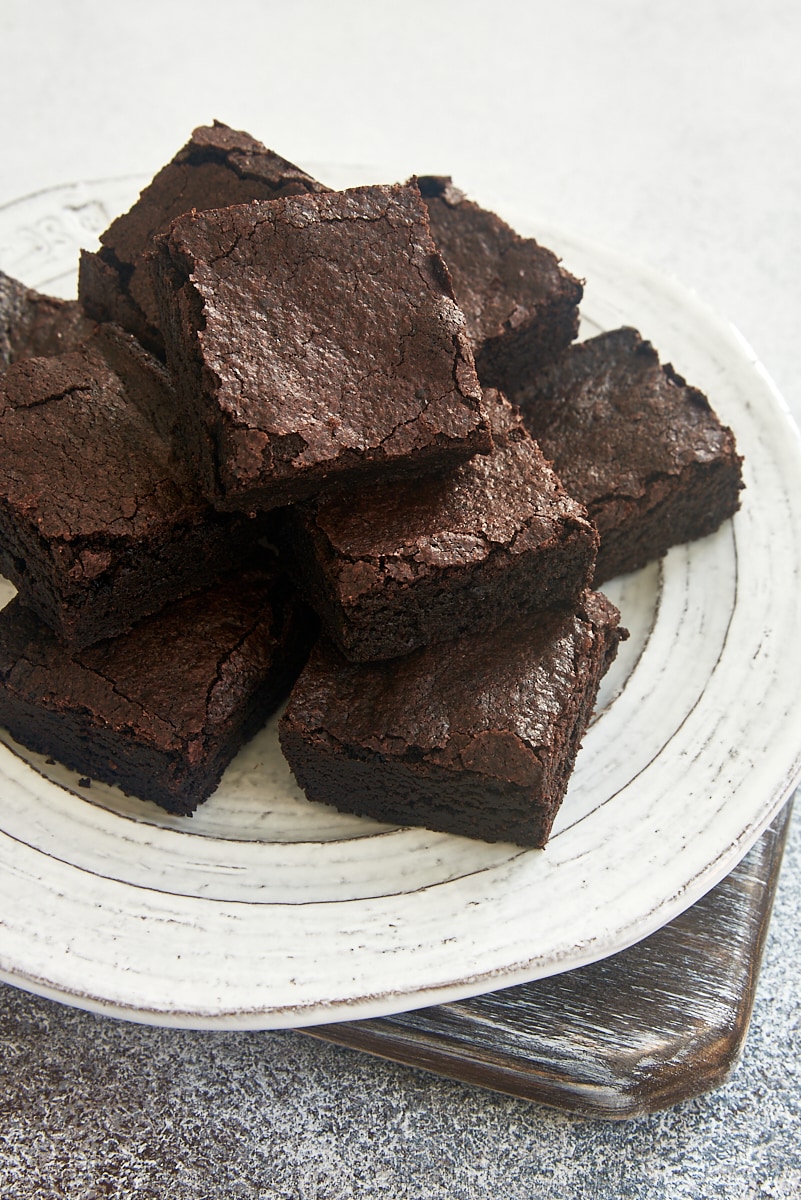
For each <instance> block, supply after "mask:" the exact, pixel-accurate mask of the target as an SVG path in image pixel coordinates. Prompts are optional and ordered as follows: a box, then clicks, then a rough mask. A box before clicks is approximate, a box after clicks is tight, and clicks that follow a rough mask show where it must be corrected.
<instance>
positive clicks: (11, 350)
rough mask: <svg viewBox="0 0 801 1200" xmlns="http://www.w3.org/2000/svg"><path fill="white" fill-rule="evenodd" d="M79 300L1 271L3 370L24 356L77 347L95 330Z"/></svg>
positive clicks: (0, 362)
mask: <svg viewBox="0 0 801 1200" xmlns="http://www.w3.org/2000/svg"><path fill="white" fill-rule="evenodd" d="M94 327H95V322H94V321H90V320H89V319H88V318H87V317H86V316H85V315H84V312H83V309H82V308H81V306H80V304H78V302H77V300H59V299H57V298H56V297H55V296H45V295H44V294H43V293H42V292H36V291H34V289H33V288H28V287H26V286H25V284H24V283H20V282H19V280H17V279H12V277H11V276H10V275H6V274H5V273H4V272H3V271H0V371H4V370H5V369H6V367H8V366H10V364H11V363H13V362H17V360H18V359H21V358H31V357H32V356H34V355H35V356H40V355H46V354H63V353H64V352H65V351H67V350H74V349H75V348H76V347H77V346H79V345H80V344H81V342H83V341H84V340H85V339H86V338H87V337H88V336H89V334H90V333H91V332H92V330H93V329H94Z"/></svg>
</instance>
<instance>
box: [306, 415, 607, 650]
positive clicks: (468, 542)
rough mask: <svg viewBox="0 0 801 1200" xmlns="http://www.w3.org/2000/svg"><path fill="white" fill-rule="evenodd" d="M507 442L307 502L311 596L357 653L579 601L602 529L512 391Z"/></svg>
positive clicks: (499, 419) (497, 429)
mask: <svg viewBox="0 0 801 1200" xmlns="http://www.w3.org/2000/svg"><path fill="white" fill-rule="evenodd" d="M484 399H485V402H486V404H487V409H488V412H489V416H490V422H491V426H492V435H493V441H494V443H495V448H494V450H493V451H492V453H490V454H487V455H480V454H479V455H476V456H475V457H474V458H472V459H470V461H469V462H467V463H462V464H460V465H459V466H458V467H454V468H452V469H451V470H450V471H447V472H444V473H442V474H440V475H437V476H434V477H431V478H427V479H415V480H401V481H399V482H398V483H394V484H383V483H376V484H374V485H372V486H371V487H366V488H360V489H358V490H356V491H348V492H344V493H341V494H335V495H324V496H318V497H315V498H314V499H312V500H308V501H306V502H305V503H304V504H300V505H296V506H294V507H292V508H290V509H288V510H287V512H286V515H285V520H286V529H285V534H284V537H285V543H286V546H287V549H288V552H289V554H290V556H291V559H292V561H293V562H294V564H295V570H296V572H297V575H298V577H299V579H300V581H301V589H302V590H303V592H304V594H305V595H306V598H307V599H308V600H309V601H310V602H311V603H312V605H313V606H314V607H315V608H316V609H317V611H318V613H319V614H320V616H321V617H322V619H323V622H324V624H325V626H326V629H327V631H328V633H329V635H330V636H331V638H332V639H333V640H334V641H335V642H336V643H337V645H338V646H339V648H340V650H342V652H343V653H344V654H345V655H346V657H348V658H350V659H354V660H356V661H367V660H370V659H380V658H393V657H395V656H397V655H400V654H407V653H409V651H411V650H414V649H416V648H417V647H418V646H423V645H426V644H428V643H430V642H436V641H443V640H447V639H449V638H453V637H456V636H458V635H460V634H463V633H467V632H473V633H480V632H483V631H486V630H489V629H491V628H492V627H493V626H495V625H497V624H499V623H500V622H502V621H503V620H505V619H506V618H508V617H510V616H512V615H513V614H520V615H524V614H527V613H530V612H534V611H536V610H537V609H541V608H553V607H559V606H566V605H570V604H574V603H575V602H576V601H577V600H578V597H579V595H580V594H581V593H582V592H583V591H584V589H585V588H586V587H587V586H588V584H589V582H590V580H591V578H592V573H593V568H594V566H595V556H596V553H597V549H598V534H597V532H596V530H595V527H594V526H593V525H592V524H590V522H589V520H588V519H587V514H586V511H585V509H583V508H582V506H581V505H579V504H577V503H576V501H575V500H573V499H571V497H570V496H568V495H567V493H566V492H565V490H564V488H563V487H562V485H561V484H560V482H559V480H558V479H557V478H556V476H555V475H554V473H553V471H552V470H551V468H550V466H549V465H548V463H546V462H545V460H544V458H543V456H542V453H541V451H540V449H539V447H538V446H537V444H536V442H534V441H533V440H532V439H531V438H530V437H529V436H528V434H527V433H526V431H525V429H524V428H523V426H522V424H521V423H520V419H519V414H518V413H517V412H516V410H514V409H513V408H512V406H511V405H510V404H509V403H508V402H507V401H506V400H505V399H504V398H503V396H502V395H501V394H500V393H499V392H493V391H487V392H485V394H484Z"/></svg>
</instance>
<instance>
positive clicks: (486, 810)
mask: <svg viewBox="0 0 801 1200" xmlns="http://www.w3.org/2000/svg"><path fill="white" fill-rule="evenodd" d="M618 620H619V614H618V612H617V610H616V609H615V608H614V606H613V605H611V604H610V603H609V602H608V601H607V600H606V599H605V597H603V596H601V595H600V594H596V593H592V592H588V593H586V594H585V595H584V597H583V598H582V601H581V602H580V604H579V606H578V608H577V611H575V612H567V613H566V612H563V611H562V612H558V611H550V612H548V613H546V614H538V615H537V616H535V617H528V618H524V619H522V620H520V621H512V622H509V623H507V624H506V625H503V626H501V627H499V628H498V629H495V630H493V631H492V632H490V633H489V634H486V635H485V636H483V637H481V638H478V639H476V638H473V637H470V636H468V637H463V638H460V639H458V640H455V641H453V642H448V643H444V644H440V645H437V646H428V647H425V648H424V649H422V650H418V651H417V652H416V653H414V654H410V655H407V656H406V657H404V658H399V659H394V660H393V661H391V662H382V663H369V664H363V663H362V664H353V663H349V662H348V661H347V660H346V659H344V658H343V657H342V656H341V655H340V654H339V652H338V651H337V650H336V649H335V648H334V647H333V646H332V645H331V643H329V642H327V641H321V642H320V643H318V645H317V647H315V649H314V650H313V651H312V655H311V657H310V659H309V662H308V664H307V666H306V668H305V669H304V671H303V672H302V673H301V675H300V677H299V679H298V681H297V683H296V685H295V687H294V689H293V691H292V695H291V697H290V701H289V705H288V707H287V710H286V712H285V714H284V716H283V717H282V719H281V722H280V726H279V736H280V738H281V745H282V747H283V750H284V753H285V755H286V757H287V759H288V760H289V763H290V765H291V767H292V770H293V771H294V773H295V776H296V778H297V780H298V782H299V784H300V786H301V787H302V788H303V789H304V791H305V792H306V794H307V796H308V797H309V799H310V800H315V801H319V802H322V803H327V804H332V805H334V806H335V807H337V808H339V809H341V810H343V811H346V812H355V813H359V814H362V815H366V816H370V817H374V818H376V819H377V820H380V821H387V822H391V823H395V824H400V825H422V826H425V827H426V828H429V829H435V830H441V831H443V832H446V833H456V834H462V835H464V836H466V837H475V838H482V839H484V840H486V841H511V842H517V843H518V844H520V845H523V846H543V845H544V844H545V842H546V840H547V838H548V835H549V833H550V830H551V827H552V825H553V821H554V818H555V816H556V813H557V811H558V808H559V805H560V804H561V801H562V799H563V797H564V793H565V790H566V788H567V784H568V780H569V777H570V773H571V771H572V769H573V764H574V761H575V757H576V753H577V752H578V749H579V745H580V742H581V738H582V736H583V734H584V731H585V729H586V726H587V723H588V721H589V718H590V715H591V712H592V708H593V705H594V703H595V697H596V695H597V690H598V685H599V682H600V680H601V677H602V675H603V673H604V672H605V670H606V669H607V667H608V666H609V664H610V663H611V661H612V660H613V658H614V656H615V654H616V652H617V645H618V642H619V640H620V638H621V636H624V633H623V631H621V630H620V629H619V627H618Z"/></svg>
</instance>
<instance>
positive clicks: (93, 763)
mask: <svg viewBox="0 0 801 1200" xmlns="http://www.w3.org/2000/svg"><path fill="white" fill-rule="evenodd" d="M311 630H312V626H311V624H310V620H309V614H308V613H307V612H306V610H305V609H304V608H303V607H302V606H299V604H298V602H297V601H296V600H295V599H294V597H293V594H292V593H291V591H290V590H289V589H288V588H287V587H286V584H285V582H284V581H283V580H281V579H280V577H276V575H275V573H274V571H273V570H272V569H271V568H269V567H264V566H253V567H251V568H250V569H249V570H247V571H245V572H242V573H237V574H236V575H234V576H231V577H228V578H226V579H224V580H222V581H221V582H220V583H218V584H217V585H215V586H214V587H213V588H209V589H207V590H206V591H204V592H201V593H195V594H194V595H192V596H190V597H187V598H185V599H183V600H179V601H177V602H175V603H174V604H171V605H168V606H167V607H166V608H165V609H163V610H162V611H161V612H160V613H158V614H157V615H156V616H153V617H149V618H147V619H146V620H144V621H142V622H140V623H139V624H138V625H136V626H135V627H134V628H133V629H132V630H130V631H129V632H128V633H125V634H122V635H121V636H120V637H117V638H113V639H110V640H107V641H103V642H100V643H98V644H97V645H94V646H91V647H88V648H85V649H83V650H81V651H72V650H69V649H68V648H67V647H65V646H64V645H63V644H62V643H61V642H59V641H58V639H57V638H56V637H54V635H53V634H52V633H51V631H50V630H49V629H48V628H47V627H46V626H45V625H43V624H42V622H41V621H39V619H38V618H37V617H36V616H35V614H34V613H33V612H32V611H31V610H30V609H26V608H25V607H23V605H21V604H20V602H19V599H14V600H13V601H12V602H11V603H10V604H9V605H8V606H7V608H6V609H5V610H4V611H3V612H2V613H0V724H2V725H3V726H4V727H5V728H7V729H8V730H9V731H10V733H11V734H12V736H13V737H14V738H15V739H16V740H17V741H18V742H20V743H21V744H22V745H23V746H27V747H28V748H29V749H31V750H34V751H36V752H37V753H40V754H44V755H47V756H49V757H52V758H55V759H57V760H58V761H60V762H62V763H63V764H64V765H65V766H67V767H69V768H70V769H72V770H74V771H76V772H79V773H80V774H81V775H83V776H86V777H89V778H91V779H97V780H101V781H103V782H105V783H109V784H116V785H118V786H119V787H120V788H121V789H122V790H123V791H124V792H126V793H128V794H130V795H134V796H137V797H139V798H140V799H143V800H150V801H152V802H153V803H155V804H158V805H160V806H161V807H162V808H165V809H167V810H168V811H169V812H172V813H175V814H178V815H189V814H190V813H191V812H192V811H193V810H194V809H195V808H197V806H198V805H199V804H200V803H201V802H202V801H203V800H205V799H206V798H207V797H208V796H209V795H210V794H211V793H212V792H213V790H214V789H215V788H216V786H217V784H218V783H219V780H220V778H221V776H222V773H223V771H224V769H225V767H226V766H227V765H228V763H229V762H230V761H231V759H232V758H233V757H234V755H235V754H236V752H237V751H238V750H239V748H240V747H241V746H242V745H243V744H244V743H245V742H246V741H247V740H248V739H249V738H250V737H251V736H252V735H253V734H254V733H255V732H256V731H257V730H258V729H259V728H260V727H261V725H262V724H263V723H264V721H265V720H266V718H267V717H268V715H269V714H270V713H271V712H273V711H274V710H275V708H276V707H277V706H278V704H279V703H280V702H281V701H282V700H283V699H284V698H285V696H286V694H287V693H288V691H289V689H290V687H291V684H292V682H293V680H294V678H295V676H296V675H297V672H298V671H299V669H300V667H301V666H302V663H303V660H304V658H305V655H306V654H307V652H308V647H309V645H310V642H311V637H312V632H311Z"/></svg>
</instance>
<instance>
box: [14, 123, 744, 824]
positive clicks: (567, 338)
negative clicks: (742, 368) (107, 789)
mask: <svg viewBox="0 0 801 1200" xmlns="http://www.w3.org/2000/svg"><path fill="white" fill-rule="evenodd" d="M79 295H80V301H79V302H77V303H76V302H64V301H57V300H53V299H52V298H49V297H44V296H41V295H38V294H37V293H34V292H31V291H29V290H28V289H25V288H23V287H22V285H20V284H17V283H16V282H15V281H13V280H10V279H8V278H7V277H5V276H2V275H0V569H2V571H3V573H4V574H5V575H7V577H8V578H9V579H10V580H11V581H12V582H13V583H14V584H15V585H16V587H17V589H18V596H17V597H16V598H15V600H14V601H12V603H11V604H10V605H8V607H7V608H6V609H5V610H4V611H3V612H2V614H0V723H1V724H3V725H4V726H5V727H6V728H7V729H9V730H10V731H11V733H12V735H13V736H14V737H15V738H16V739H18V740H19V741H20V742H22V743H23V744H24V745H26V746H29V747H30V748H32V749H34V750H36V751H38V752H40V753H43V754H47V755H52V756H53V757H55V758H58V759H59V760H60V761H62V762H64V763H65V764H66V765H68V766H69V767H71V768H73V769H75V770H76V771H78V772H80V773H81V774H82V775H83V776H86V777H88V778H96V779H101V780H104V781H107V782H110V783H116V784H119V786H120V787H122V788H123V789H124V790H125V791H127V792H130V793H133V794H134V795H136V796H139V797H141V798H143V799H147V800H151V801H154V802H155V803H157V804H160V805H162V806H163V807H164V808H166V809H168V810H169V811H171V812H175V813H182V814H188V813H191V812H192V811H193V810H194V808H195V807H196V806H197V805H198V804H199V803H200V802H201V801H202V800H204V799H205V798H206V797H207V796H209V795H210V794H211V792H212V791H213V790H214V789H215V787H216V786H217V784H218V782H219V780H220V777H221V775H222V772H223V771H224V769H225V767H226V765H227V763H228V762H229V761H230V760H231V758H232V757H233V755H234V754H235V753H236V751H237V750H238V748H239V747H240V746H241V745H242V744H243V742H244V741H245V740H246V739H248V738H249V737H250V736H251V735H252V734H253V733H254V732H255V731H256V730H257V729H258V728H259V727H260V725H261V724H263V722H264V720H265V719H266V717H267V715H268V714H269V713H270V712H272V711H274V710H275V708H276V707H277V706H278V705H279V704H280V703H281V702H282V701H283V700H284V699H285V698H286V696H287V695H288V694H289V703H288V706H287V709H286V712H285V714H284V716H283V717H282V719H281V723H280V738H281V745H282V747H283V750H284V753H285V754H286V757H287V759H288V760H289V762H290V764H291V766H292V769H293V771H294V772H295V775H296V777H297V779H298V781H299V783H300V784H301V786H302V787H303V788H304V790H305V791H306V794H307V795H308V796H309V798H310V799H312V800H316V801H322V802H325V803H329V804H333V805H336V806H337V807H338V808H340V809H342V810H345V811H349V812H357V813H362V814H366V815H369V816H373V817H376V818H379V819H381V820H383V821H391V822H395V823H399V824H420V825H424V826H426V827H428V828H431V829H437V830H444V831H448V832H454V833H460V834H464V835H467V836H472V837H479V838H484V839H487V840H491V841H497V840H509V841H513V842H517V843H519V844H521V845H526V846H542V845H544V843H545V841H546V840H547V837H548V834H549V831H550V829H551V826H552V823H553V820H554V817H555V814H556V811H557V809H558V807H559V804H560V803H561V800H562V798H563V796H564V793H565V790H566V788H567V783H568V779H569V776H570V772H571V770H572V767H573V763H574V760H575V757H576V753H577V751H578V749H579V745H580V741H581V738H582V736H583V734H584V731H585V729H586V726H587V723H588V721H589V718H590V715H591V713H592V708H593V704H594V702H595V697H596V693H597V690H598V686H599V682H600V679H601V677H602V675H603V673H604V671H605V670H606V669H607V667H608V665H609V664H610V662H611V661H612V659H613V658H614V656H615V653H616V650H617V646H618V642H619V640H620V639H621V637H623V636H625V631H623V630H622V629H621V628H620V626H619V623H618V622H619V614H618V613H617V611H616V610H615V608H614V607H613V606H612V605H611V604H610V603H609V602H608V601H607V600H606V599H605V597H603V596H602V595H601V594H600V593H598V592H595V591H592V590H590V589H591V586H592V585H593V583H595V584H596V585H597V583H598V582H600V581H602V580H603V579H607V578H609V577H610V576H612V575H614V574H617V573H619V572H623V571H628V570H632V569H635V568H636V567H639V566H641V565H643V564H644V563H645V562H647V561H648V560H649V559H651V558H654V557H657V556H659V555H661V554H663V553H664V552H665V551H666V550H667V548H668V547H669V546H670V545H672V544H674V543H675V542H678V541H683V540H687V539H689V538H692V537H698V536H701V535H702V534H706V533H708V532H710V531H712V530H713V529H715V528H716V527H717V526H718V525H719V524H720V523H721V522H722V521H723V520H724V519H726V518H727V517H729V516H730V515H731V514H732V513H733V512H734V511H735V510H736V508H737V506H738V503H739V500H738V493H739V489H740V487H741V486H742V485H741V479H740V460H739V458H738V456H737V453H736V449H735V445H734V439H733V436H732V434H731V431H730V430H728V429H726V428H724V427H723V426H721V424H720V423H719V421H718V420H717V418H716V417H715V415H714V413H713V412H712V410H711V409H710V407H709V404H708V403H707V401H706V399H705V398H704V397H703V396H702V395H701V393H700V392H698V391H696V390H695V389H693V388H691V387H688V386H687V385H686V384H685V382H684V381H683V380H682V379H681V378H680V377H679V376H678V375H676V373H675V372H674V371H672V369H671V368H670V367H662V366H661V365H660V363H659V360H658V357H657V355H656V353H655V351H654V350H653V349H652V347H651V346H650V345H649V344H648V343H647V342H643V341H642V340H641V339H640V337H639V335H638V334H637V333H636V332H635V331H634V330H631V329H623V330H618V331H615V332H613V333H609V334H605V335H602V336H601V337H599V338H596V339H594V340H593V341H591V342H586V343H582V344H573V341H574V338H575V337H576V333H577V330H578V305H579V301H580V299H581V295H582V287H581V284H580V282H579V281H578V280H576V279H574V278H573V277H572V276H571V275H570V274H568V272H567V271H565V270H564V269H563V268H562V267H561V266H560V264H559V262H558V260H557V259H556V258H555V257H554V255H553V254H551V253H550V252H549V251H548V250H546V249H544V248H543V247H541V246H539V245H538V244H537V243H536V242H534V241H533V240H531V239H525V238H522V237H519V236H518V235H517V234H516V233H514V231H513V230H511V229H510V228H509V227H508V226H507V225H505V224H504V223H503V222H502V221H501V220H500V219H499V218H498V217H496V216H495V215H493V214H492V213H488V212H486V211H484V210H482V209H481V208H479V207H478V206H477V205H475V204H473V203H472V202H471V201H469V200H467V199H466V198H465V197H464V195H463V194H462V193H461V192H459V191H458V190H457V189H456V188H454V187H453V185H452V183H451V181H450V180H449V179H446V178H436V177H428V178H421V179H419V180H411V181H409V182H408V183H407V184H405V185H393V186H375V187H365V188H357V189H353V190H349V191H342V192H336V191H332V190H330V189H328V188H327V187H325V186H324V185H323V184H320V183H318V182H316V181H315V180H314V179H312V178H311V177H310V176H309V175H307V174H306V173H305V172H303V171H302V170H300V169H299V168H298V167H295V166H293V165H292V164H291V163H289V162H287V161H286V160H285V159H282V158H280V157H279V156H278V155H276V154H274V153H273V152H272V151H269V150H267V149H265V147H264V146H262V145H261V143H259V142H256V141H254V140H253V139H252V138H251V137H249V136H248V135H246V134H243V133H237V132H235V131H233V130H231V129H228V128H227V127H226V126H224V125H220V124H215V125H214V126H212V127H207V128H201V129H198V130H196V131H195V133H194V134H193V135H192V138H191V140H190V142H189V143H188V145H187V146H186V147H184V149H183V150H181V151H180V152H179V154H178V155H176V157H175V159H173V161H172V162H171V163H169V164H168V165H167V166H166V167H165V168H164V169H163V170H162V171H161V172H159V174H158V175H157V176H156V178H155V179H154V180H153V182H152V183H151V184H150V185H149V186H148V187H147V188H146V189H145V190H144V192H143V193H142V195H141V197H140V198H139V200H138V201H137V203H136V204H135V205H134V207H133V208H132V209H131V211H130V212H129V213H127V214H126V215H125V216H123V217H120V218H119V219H118V220H116V221H115V222H114V223H113V224H112V225H111V226H110V228H109V229H108V230H107V231H106V233H105V234H104V235H103V236H102V238H101V249H100V250H99V252H98V253H96V254H88V253H84V254H83V256H82V260H81V268H80V286H79ZM507 395H508V396H509V397H511V398H512V399H513V400H514V402H515V404H516V405H517V406H518V407H513V406H512V405H511V404H510V403H509V401H508V400H507V399H506V396H507ZM532 434H533V436H532ZM535 438H536V440H535ZM554 467H555V470H554ZM555 472H556V473H555ZM563 483H564V484H565V485H566V487H565V486H563ZM566 489H567V490H566ZM599 534H600V538H599ZM320 626H321V627H322V633H321V634H318V627H320Z"/></svg>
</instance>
